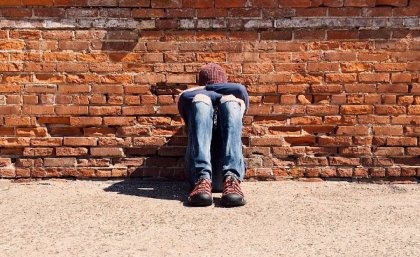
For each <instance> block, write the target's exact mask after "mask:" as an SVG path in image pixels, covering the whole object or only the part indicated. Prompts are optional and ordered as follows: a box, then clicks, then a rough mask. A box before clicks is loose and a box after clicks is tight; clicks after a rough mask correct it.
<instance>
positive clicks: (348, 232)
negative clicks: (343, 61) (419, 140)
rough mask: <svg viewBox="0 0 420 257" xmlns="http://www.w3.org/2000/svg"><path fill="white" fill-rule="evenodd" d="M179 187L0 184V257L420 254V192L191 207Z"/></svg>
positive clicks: (286, 188)
mask: <svg viewBox="0 0 420 257" xmlns="http://www.w3.org/2000/svg"><path fill="white" fill-rule="evenodd" d="M187 190H188V187H187V185H186V184H184V183H181V182H162V181H160V182H156V181H154V182H153V181H141V180H134V181H122V180H107V181H71V180H41V181H33V182H25V183H10V181H5V180H0V256H2V257H3V256H4V257H8V256H13V257H16V256H89V257H92V256H334V257H335V256H375V257H378V256H416V257H417V256H420V185H419V184H410V185H397V184H385V185H377V184H357V183H348V182H319V183H307V182H306V183H305V182H294V181H284V182H245V183H243V190H244V192H245V194H246V197H247V201H248V204H247V205H246V206H244V207H240V208H230V209H229V208H222V207H221V206H220V204H219V202H220V194H214V197H215V201H216V204H215V205H213V206H211V207H205V208H192V207H188V206H186V205H185V204H184V201H185V200H186V197H187V193H188V191H187Z"/></svg>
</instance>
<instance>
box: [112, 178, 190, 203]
mask: <svg viewBox="0 0 420 257" xmlns="http://www.w3.org/2000/svg"><path fill="white" fill-rule="evenodd" d="M188 190H189V186H188V184H187V183H186V182H179V181H157V180H154V181H153V180H140V179H133V178H131V179H126V180H123V181H119V182H116V183H114V184H112V185H110V186H108V187H107V188H105V189H104V191H105V192H117V193H119V194H125V195H134V196H140V197H146V198H155V199H164V200H176V201H180V202H185V201H186V200H187V197H188Z"/></svg>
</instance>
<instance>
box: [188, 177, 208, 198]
mask: <svg viewBox="0 0 420 257" xmlns="http://www.w3.org/2000/svg"><path fill="white" fill-rule="evenodd" d="M201 193H206V194H211V184H210V182H208V181H207V180H205V179H202V180H200V181H198V182H197V183H196V184H195V187H194V190H193V191H192V192H191V194H190V195H195V194H201Z"/></svg>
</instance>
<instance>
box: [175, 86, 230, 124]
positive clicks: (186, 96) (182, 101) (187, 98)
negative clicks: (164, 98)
mask: <svg viewBox="0 0 420 257" xmlns="http://www.w3.org/2000/svg"><path fill="white" fill-rule="evenodd" d="M198 94H203V95H206V96H208V97H210V99H211V101H212V103H213V106H216V105H218V104H219V102H220V99H221V98H222V95H221V94H219V93H217V92H213V91H208V90H206V89H204V87H197V88H193V89H187V90H185V91H183V92H182V93H181V94H180V96H179V100H178V110H179V113H180V114H181V117H182V118H183V119H184V121H185V122H187V119H188V111H189V110H190V109H191V104H192V101H193V99H194V97H195V96H196V95H198Z"/></svg>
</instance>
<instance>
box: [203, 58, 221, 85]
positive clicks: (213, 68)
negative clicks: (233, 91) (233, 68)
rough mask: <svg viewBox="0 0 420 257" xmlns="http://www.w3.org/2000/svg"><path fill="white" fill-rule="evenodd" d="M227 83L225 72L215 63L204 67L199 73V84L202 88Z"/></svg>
mask: <svg viewBox="0 0 420 257" xmlns="http://www.w3.org/2000/svg"><path fill="white" fill-rule="evenodd" d="M225 82H227V75H226V72H225V70H224V69H223V68H222V67H220V66H219V65H217V64H215V63H209V64H206V65H204V66H203V67H201V69H200V72H199V73H198V84H199V85H200V86H205V85H207V84H215V83H225Z"/></svg>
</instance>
